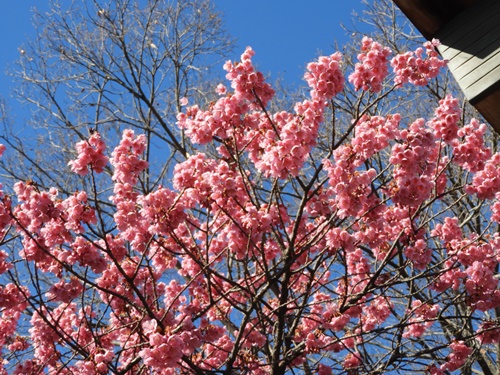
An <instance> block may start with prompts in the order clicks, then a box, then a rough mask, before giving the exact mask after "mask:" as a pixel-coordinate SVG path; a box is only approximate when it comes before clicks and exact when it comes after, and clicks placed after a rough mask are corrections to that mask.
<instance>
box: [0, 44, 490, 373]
mask: <svg viewBox="0 0 500 375" xmlns="http://www.w3.org/2000/svg"><path fill="white" fill-rule="evenodd" d="M436 45H437V42H436V41H433V42H428V43H426V44H425V46H424V47H425V52H426V56H424V54H423V53H424V49H418V50H417V51H415V52H407V53H404V54H400V55H397V56H395V57H393V58H392V60H391V61H390V65H392V67H393V72H392V73H389V57H390V55H391V51H390V50H389V49H388V48H386V47H383V46H381V45H380V44H378V43H376V42H374V41H373V40H371V39H369V38H365V39H364V40H363V42H362V49H361V53H360V55H359V61H360V62H359V63H358V64H356V65H355V67H354V72H352V73H351V74H350V75H349V77H348V81H349V82H351V83H352V84H353V85H354V88H355V90H362V91H370V92H371V94H374V93H379V92H381V93H384V92H388V91H391V90H397V89H398V88H399V87H401V85H403V84H407V83H409V84H413V85H425V84H427V83H428V82H429V80H431V79H433V78H435V77H436V76H437V74H438V72H439V69H440V68H441V67H443V66H444V62H443V61H442V60H440V59H439V58H438V55H437V53H436V51H435V49H434V48H435V46H436ZM253 55H254V52H253V51H252V50H251V49H250V48H247V49H246V51H245V52H244V53H243V55H242V57H241V61H239V62H227V63H226V64H225V65H224V69H225V70H226V71H227V75H226V77H227V79H228V80H229V81H230V87H231V89H226V87H225V86H222V85H219V86H218V88H217V93H218V94H219V99H218V100H216V101H215V102H212V103H211V104H210V105H209V106H208V107H207V108H206V109H202V108H200V107H198V106H196V105H194V106H185V107H184V112H182V113H179V115H178V126H179V128H180V129H182V130H183V131H184V132H185V134H186V136H187V137H189V139H190V140H191V142H192V143H193V144H195V145H196V144H198V145H200V148H199V151H200V152H198V153H196V154H193V155H188V156H187V158H186V159H185V160H184V161H182V162H180V163H178V164H177V165H176V166H175V169H174V170H173V176H172V183H171V185H170V186H157V187H156V188H154V189H150V190H149V189H148V190H146V191H147V192H146V193H144V190H141V189H138V186H139V185H140V184H143V183H144V174H145V173H146V172H147V168H148V163H147V162H145V161H144V160H143V158H142V155H143V153H144V152H145V151H146V149H147V147H148V145H147V142H146V138H145V137H144V136H142V135H137V134H135V133H134V132H133V131H132V130H127V131H125V132H124V133H123V136H122V139H121V141H120V143H119V145H118V146H117V147H116V148H115V149H114V151H112V152H111V154H110V157H109V158H108V156H106V155H107V154H108V152H107V151H106V147H105V144H104V141H103V139H102V138H101V136H100V134H99V133H98V132H94V133H93V134H91V135H90V137H89V139H88V140H85V141H81V142H79V143H78V144H77V145H76V151H77V157H76V159H75V160H74V161H72V162H71V163H70V168H71V170H72V171H73V172H74V173H77V174H79V175H81V176H86V177H85V178H86V179H88V181H89V182H90V184H87V185H86V186H94V187H95V184H92V181H95V179H96V178H97V177H99V178H104V177H102V174H104V172H106V171H107V170H109V169H107V168H109V165H108V163H109V164H110V166H111V170H112V174H111V181H112V184H113V190H112V192H111V193H109V194H108V193H106V192H100V191H98V190H97V189H95V188H94V189H92V188H90V190H89V191H86V192H85V191H77V192H75V193H74V194H73V195H70V196H67V197H61V196H60V193H59V192H58V191H57V190H56V189H54V188H52V189H50V190H48V191H45V190H43V189H40V188H39V187H38V186H37V184H36V183H35V182H33V181H26V182H19V183H17V184H16V186H15V187H14V194H12V195H7V194H5V193H2V196H1V204H0V230H1V231H2V235H3V243H4V245H7V244H9V243H10V242H11V241H13V242H15V241H17V240H19V241H20V247H19V248H18V249H17V250H18V251H14V250H13V251H12V252H11V253H9V252H7V250H5V251H0V273H1V274H3V276H2V277H4V279H3V280H6V282H5V284H3V285H2V286H0V350H1V352H0V353H1V356H2V357H1V358H2V361H1V362H0V368H1V369H0V374H7V373H12V374H19V375H20V374H39V373H49V374H107V373H114V374H130V375H132V374H134V375H135V374H176V373H182V374H235V373H238V374H254V375H264V374H283V373H286V372H287V371H292V370H293V371H302V372H303V373H306V374H310V373H313V372H314V373H317V374H321V375H329V374H333V373H335V374H340V373H349V374H357V373H360V374H375V373H377V374H382V373H391V371H398V372H409V373H413V372H414V371H420V372H425V371H428V372H429V373H432V374H444V373H447V372H452V371H455V370H457V369H459V368H461V367H462V366H463V365H465V364H466V363H467V361H468V359H469V358H470V357H471V356H472V355H473V354H474V352H476V351H478V350H481V346H482V345H488V344H491V343H495V344H497V343H499V342H500V326H498V324H497V321H496V320H492V319H490V315H489V312H490V311H492V310H494V309H496V308H498V307H500V291H499V290H498V279H497V277H496V272H497V270H498V267H499V259H500V258H499V256H500V255H499V251H498V249H499V247H500V236H499V235H498V233H497V232H496V231H493V233H490V232H491V231H488V232H473V231H471V230H469V229H467V228H468V227H467V226H466V225H465V224H466V221H464V220H463V219H459V218H458V217H457V216H456V215H455V214H454V211H453V209H452V208H453V205H450V204H449V203H447V202H449V201H447V200H446V199H447V197H451V198H452V199H453V200H455V201H458V200H461V199H469V198H470V199H479V200H486V201H481V202H482V203H481V204H484V205H489V206H488V207H489V208H488V209H489V215H490V217H489V218H488V219H489V220H492V221H493V222H500V203H498V202H497V201H496V200H493V201H491V200H492V199H500V154H499V153H493V151H492V150H490V149H489V148H488V147H487V146H486V144H485V142H484V134H485V130H486V126H485V125H483V124H480V123H479V122H478V121H476V120H473V121H471V122H470V124H465V125H462V124H460V119H461V110H460V105H459V103H458V101H457V100H456V99H454V98H453V97H452V96H449V95H448V96H446V97H444V98H443V99H442V100H441V101H440V105H439V107H438V108H436V110H435V115H434V117H433V118H430V119H427V120H426V119H422V118H419V119H414V120H413V121H412V122H410V123H403V121H402V117H401V115H400V114H398V113H391V114H374V113H371V112H370V111H368V110H366V111H362V112H360V113H359V116H357V117H356V118H353V119H352V123H350V124H344V126H343V127H341V126H338V128H335V126H334V127H333V128H330V129H328V128H327V127H326V126H325V123H326V121H327V120H326V118H325V117H326V114H327V113H329V114H331V113H332V109H334V107H335V97H336V95H339V94H340V93H341V92H342V91H343V90H344V84H345V82H344V74H343V72H342V68H343V67H342V64H343V63H342V56H341V55H340V54H339V53H334V54H332V55H330V56H322V57H320V58H319V59H318V60H317V61H315V62H312V63H310V64H309V65H308V66H307V72H306V73H305V80H306V82H307V84H308V85H309V88H310V95H309V98H308V99H306V100H303V101H302V102H298V103H296V105H295V107H294V108H293V111H284V110H283V111H271V110H269V106H270V103H271V101H272V100H273V97H274V94H275V93H274V90H273V89H272V88H271V86H270V85H269V84H268V83H266V82H265V80H264V77H263V75H262V74H261V73H260V72H257V71H256V70H255V69H254V66H253V64H252V61H251V58H252V57H253ZM390 80H392V82H393V83H391V81H390ZM381 100H383V97H382V99H381ZM183 104H186V105H187V102H186V101H183ZM328 132H331V133H330V134H329V135H328V134H327V135H328V137H330V138H329V139H330V145H329V146H328V147H326V148H325V147H324V145H323V146H321V147H320V144H319V139H320V138H321V137H322V136H323V135H324V134H325V133H328ZM201 145H215V146H216V148H214V149H213V150H214V151H213V152H212V153H210V152H209V148H208V147H207V148H203V147H206V146H203V147H202V146H201ZM0 151H1V152H3V151H4V148H3V147H1V148H0ZM203 151H204V152H203ZM7 152H8V151H7ZM451 170H453V171H459V173H463V174H468V175H467V176H468V178H467V179H466V183H465V184H464V186H458V187H457V185H456V184H455V183H454V182H452V181H450V178H449V175H450V174H449V171H451ZM98 174H101V176H98ZM106 194H108V195H107V196H106ZM100 196H106V197H107V198H109V199H108V201H107V203H106V206H104V204H103V200H101V199H98V197H100ZM110 205H111V207H112V213H111V214H110V215H108V214H106V212H109V206H110ZM20 273H25V274H26V275H27V276H26V278H27V280H37V282H31V283H30V282H28V283H26V284H24V285H22V284H19V283H15V282H14V281H13V280H16V278H15V277H14V275H18V274H20ZM41 275H43V277H42V276H41ZM452 306H459V307H458V308H456V309H455V308H452ZM463 319H470V320H471V321H472V323H471V326H470V327H472V328H473V330H472V331H470V330H469V331H467V330H465V329H463V330H448V327H455V326H456V324H455V322H460V321H462V320H463ZM437 327H441V328H437ZM433 332H446V334H443V333H437V334H436V333H433Z"/></svg>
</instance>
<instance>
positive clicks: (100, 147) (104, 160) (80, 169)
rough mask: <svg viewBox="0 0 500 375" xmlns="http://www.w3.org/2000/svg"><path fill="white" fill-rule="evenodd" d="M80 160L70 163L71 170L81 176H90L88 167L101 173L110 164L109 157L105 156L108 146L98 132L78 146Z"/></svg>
mask: <svg viewBox="0 0 500 375" xmlns="http://www.w3.org/2000/svg"><path fill="white" fill-rule="evenodd" d="M76 150H77V152H78V158H77V159H76V160H73V161H70V162H69V165H70V167H71V170H72V171H73V172H75V173H77V174H79V175H81V176H85V175H86V174H88V172H89V170H88V167H91V169H92V170H93V171H94V172H96V173H101V172H102V171H103V169H104V167H105V166H106V164H108V157H107V156H106V155H104V151H105V150H106V145H105V143H104V141H103V140H102V139H101V135H100V134H99V133H98V132H94V133H93V134H92V135H91V136H90V138H89V139H88V140H83V141H80V142H78V143H77V144H76Z"/></svg>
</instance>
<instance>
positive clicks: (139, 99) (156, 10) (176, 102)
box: [1, 0, 233, 192]
mask: <svg viewBox="0 0 500 375" xmlns="http://www.w3.org/2000/svg"><path fill="white" fill-rule="evenodd" d="M68 3H69V2H68ZM68 3H67V2H63V1H57V0H55V1H53V2H51V7H50V11H49V12H47V13H41V12H35V18H34V24H35V26H36V29H37V34H36V37H35V39H34V40H32V41H30V42H29V43H28V44H27V45H26V46H24V47H23V49H22V50H21V56H20V60H19V61H18V63H17V65H16V66H15V67H14V69H13V70H12V72H11V73H12V75H13V76H14V77H15V78H16V79H17V80H18V82H19V85H18V89H17V90H16V95H17V97H18V98H19V99H20V100H21V102H22V103H23V106H24V108H25V109H26V113H29V114H30V115H31V117H30V118H29V122H28V123H27V124H25V125H24V126H19V125H17V126H16V127H13V126H11V125H9V124H8V122H7V121H4V129H3V131H2V135H1V138H2V142H3V143H5V144H8V147H9V148H10V149H15V150H16V151H17V155H16V156H15V157H14V159H6V160H2V161H1V168H2V169H3V171H4V172H3V174H4V176H3V177H4V180H5V178H6V177H7V178H9V177H11V178H14V179H17V180H19V179H22V180H26V179H28V178H29V179H32V180H35V181H36V182H37V183H38V184H41V185H42V186H52V185H53V186H57V188H59V189H61V191H65V192H68V191H69V192H71V191H72V190H73V189H72V186H73V184H72V183H71V181H69V180H68V179H71V178H72V177H68V173H67V172H68V169H67V163H68V161H69V160H70V159H71V157H72V156H73V155H74V154H73V153H74V151H73V145H74V142H75V141H78V140H81V139H87V138H88V136H89V133H91V132H92V131H94V130H98V131H99V132H101V133H102V134H107V135H108V136H109V137H112V138H113V139H119V134H120V133H121V131H122V129H124V128H133V129H135V130H136V131H137V132H138V133H144V134H146V136H147V139H148V151H147V155H146V158H147V160H148V161H150V162H152V163H151V164H154V168H150V169H149V170H148V173H147V174H145V178H146V179H152V180H151V181H149V180H146V181H145V184H144V186H150V187H154V186H155V185H156V184H157V183H158V182H159V181H161V179H162V178H163V177H164V176H165V172H166V170H167V169H168V168H169V166H170V163H169V160H173V159H175V158H178V157H182V156H185V155H186V153H187V150H188V148H189V145H188V144H187V143H186V142H185V139H184V138H183V135H182V134H181V133H180V132H179V131H178V130H177V129H176V127H175V121H176V120H175V116H176V114H177V113H178V112H179V111H180V107H181V103H180V100H181V98H183V97H188V96H189V97H191V98H192V99H196V100H198V98H199V97H200V96H201V95H202V94H205V93H204V92H203V91H204V89H206V82H207V73H208V70H209V69H210V67H212V66H213V65H217V67H219V65H220V63H221V61H222V60H223V59H224V57H225V56H226V55H227V54H228V52H230V51H231V50H232V46H233V42H232V40H231V38H230V37H229V36H228V34H227V33H226V32H225V30H224V28H223V24H222V19H221V15H220V13H219V12H218V10H217V9H216V8H215V7H214V5H213V4H212V3H211V2H210V1H207V0H188V1H184V0H183V1H168V0H75V1H72V2H71V3H70V4H68ZM201 76H203V82H204V83H201V80H200V77H201ZM21 128H22V129H23V130H20V129H21ZM33 138H36V139H33ZM30 139H31V142H30V141H29V140H30ZM150 182H151V184H150Z"/></svg>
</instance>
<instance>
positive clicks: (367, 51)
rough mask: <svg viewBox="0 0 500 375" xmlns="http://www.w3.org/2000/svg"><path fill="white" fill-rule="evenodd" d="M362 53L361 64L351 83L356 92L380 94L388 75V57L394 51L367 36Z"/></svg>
mask: <svg viewBox="0 0 500 375" xmlns="http://www.w3.org/2000/svg"><path fill="white" fill-rule="evenodd" d="M361 51H362V52H361V53H360V54H359V55H358V60H359V61H360V62H359V63H357V64H356V65H355V69H354V72H353V73H352V74H351V75H350V76H349V82H351V83H352V84H353V85H354V88H355V89H356V90H359V89H363V90H364V91H368V90H370V91H372V92H379V91H380V90H382V83H383V81H384V79H385V77H386V76H387V74H388V57H389V56H390V55H391V53H392V51H391V50H390V49H389V48H388V47H383V46H382V45H381V44H380V43H377V42H374V41H373V39H371V38H368V37H366V36H365V37H363V40H362V46H361Z"/></svg>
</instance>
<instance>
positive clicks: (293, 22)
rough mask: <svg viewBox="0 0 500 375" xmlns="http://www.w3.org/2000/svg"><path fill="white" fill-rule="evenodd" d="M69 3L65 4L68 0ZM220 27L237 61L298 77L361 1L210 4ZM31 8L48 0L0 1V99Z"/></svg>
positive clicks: (224, 0)
mask: <svg viewBox="0 0 500 375" xmlns="http://www.w3.org/2000/svg"><path fill="white" fill-rule="evenodd" d="M68 1H69V0H68ZM214 3H215V4H216V6H217V7H219V9H220V10H221V11H222V12H223V13H224V19H225V23H226V28H227V30H228V31H229V33H230V34H231V35H232V36H233V37H235V38H236V39H237V41H238V44H237V49H236V51H235V52H236V54H235V56H234V58H235V59H236V58H238V56H239V54H241V52H243V50H244V48H245V47H246V46H252V48H253V49H254V50H255V51H256V56H255V57H254V61H255V63H256V64H257V65H258V67H259V68H260V69H261V70H262V71H264V72H265V73H266V74H267V73H270V74H272V76H273V77H281V78H284V79H285V80H286V81H289V82H290V81H292V82H293V81H295V82H297V81H298V80H300V79H301V77H302V74H303V69H304V66H305V64H306V63H307V62H309V61H311V60H312V59H314V58H315V57H316V56H317V55H318V52H319V51H321V52H322V53H324V54H331V53H332V52H333V49H332V46H333V44H334V41H335V40H337V41H339V42H340V43H344V42H345V41H346V40H347V38H346V35H345V31H344V30H343V29H342V28H341V26H340V24H341V23H345V24H349V23H350V20H351V16H352V12H353V11H354V10H355V11H358V12H359V11H360V10H361V9H362V6H361V0H351V1H349V0H313V1H302V0H301V1H299V0H252V1H247V0H215V1H214ZM34 6H36V7H38V9H40V10H46V9H48V0H14V1H11V0H0V97H3V98H5V99H8V96H9V90H10V87H9V86H11V82H10V78H7V77H6V76H5V74H4V72H5V70H6V68H7V66H8V64H10V63H12V62H13V61H15V60H16V59H17V58H18V57H19V50H18V49H19V47H20V46H21V45H22V44H23V42H24V41H25V40H26V38H29V37H30V36H33V34H34V29H33V26H32V24H31V16H32V13H31V11H30V9H32V8H33V7H34Z"/></svg>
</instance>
